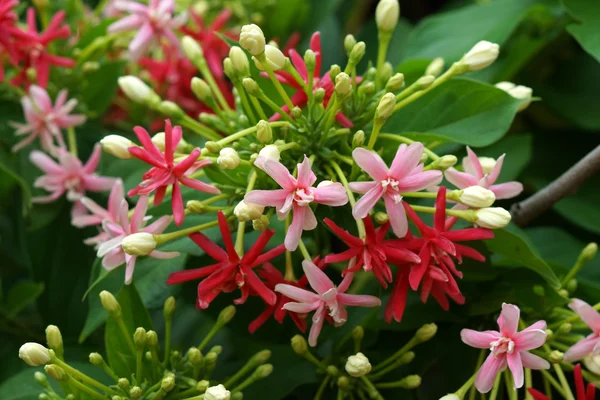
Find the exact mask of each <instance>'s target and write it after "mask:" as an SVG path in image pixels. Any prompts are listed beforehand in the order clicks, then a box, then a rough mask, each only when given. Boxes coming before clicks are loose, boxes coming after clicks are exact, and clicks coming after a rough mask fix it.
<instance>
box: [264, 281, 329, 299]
mask: <svg viewBox="0 0 600 400" xmlns="http://www.w3.org/2000/svg"><path fill="white" fill-rule="evenodd" d="M275 291H276V292H278V293H281V294H282V295H284V296H285V297H289V298H290V299H292V300H296V301H299V302H301V303H314V302H315V301H319V299H320V297H319V296H318V295H317V294H315V293H313V292H309V291H308V290H305V289H301V288H299V287H296V286H293V285H287V284H285V283H279V284H277V285H275Z"/></svg>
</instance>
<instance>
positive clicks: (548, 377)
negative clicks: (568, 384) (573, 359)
mask: <svg viewBox="0 0 600 400" xmlns="http://www.w3.org/2000/svg"><path fill="white" fill-rule="evenodd" d="M540 372H541V373H542V375H543V377H544V378H545V380H546V382H550V384H551V385H552V386H554V389H555V390H556V391H557V392H558V393H559V394H560V395H561V396H562V397H563V398H565V399H566V398H567V395H566V394H565V392H564V389H563V387H562V386H561V384H560V383H558V381H557V380H556V379H554V377H553V376H552V375H550V373H549V372H548V371H546V370H540Z"/></svg>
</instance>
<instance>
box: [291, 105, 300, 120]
mask: <svg viewBox="0 0 600 400" xmlns="http://www.w3.org/2000/svg"><path fill="white" fill-rule="evenodd" d="M290 115H291V116H292V118H293V119H298V118H300V117H301V116H302V109H301V108H300V107H294V108H292V112H291V113H290Z"/></svg>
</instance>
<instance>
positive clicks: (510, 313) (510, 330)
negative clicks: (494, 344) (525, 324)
mask: <svg viewBox="0 0 600 400" xmlns="http://www.w3.org/2000/svg"><path fill="white" fill-rule="evenodd" d="M520 315H521V311H520V310H519V307H517V306H515V305H512V304H507V303H502V312H501V313H500V316H499V317H498V326H499V327H500V333H501V334H502V336H506V337H512V336H513V335H514V334H515V333H517V329H518V327H519V318H520Z"/></svg>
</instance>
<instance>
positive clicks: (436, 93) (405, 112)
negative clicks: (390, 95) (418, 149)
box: [384, 78, 520, 147]
mask: <svg viewBox="0 0 600 400" xmlns="http://www.w3.org/2000/svg"><path fill="white" fill-rule="evenodd" d="M519 103H520V101H519V100H517V99H515V98H513V97H511V96H510V95H509V94H507V93H506V92H504V91H502V90H500V89H497V88H495V87H493V86H491V85H488V84H484V83H480V82H476V81H473V80H470V79H464V78H457V79H452V80H451V81H449V82H447V83H444V84H442V85H440V86H439V87H437V88H435V89H433V90H432V91H431V92H430V93H427V94H426V95H424V96H423V97H421V98H419V99H417V100H415V101H413V102H412V103H410V104H408V105H407V106H405V107H403V108H401V109H400V110H399V111H398V112H396V113H394V115H393V116H392V117H391V118H390V119H389V120H388V122H387V123H386V124H385V126H384V130H385V131H386V132H394V133H398V134H402V135H404V136H408V137H411V138H414V139H416V140H420V141H423V140H440V141H443V142H457V143H462V144H466V145H470V146H474V147H482V146H488V145H490V144H492V143H494V142H496V141H498V140H499V139H501V138H502V136H504V134H505V133H506V132H507V131H508V129H509V128H510V125H511V123H512V120H513V119H514V117H515V114H516V113H517V108H518V106H519Z"/></svg>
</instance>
